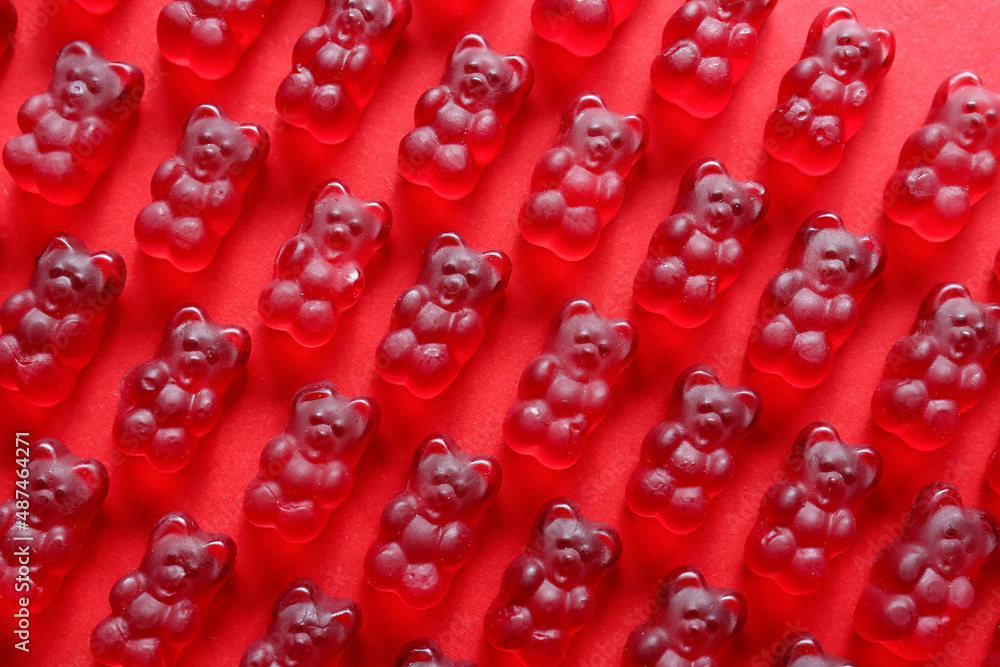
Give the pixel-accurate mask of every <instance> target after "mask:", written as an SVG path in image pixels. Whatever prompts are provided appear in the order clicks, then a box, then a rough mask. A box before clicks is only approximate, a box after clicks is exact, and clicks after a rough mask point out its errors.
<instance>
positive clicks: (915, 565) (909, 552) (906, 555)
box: [886, 543, 927, 590]
mask: <svg viewBox="0 0 1000 667" xmlns="http://www.w3.org/2000/svg"><path fill="white" fill-rule="evenodd" d="M886 565H887V566H888V567H889V570H890V573H891V575H892V577H893V578H894V579H895V580H896V581H897V583H899V584H903V585H904V588H905V589H906V590H909V589H910V588H912V587H913V584H915V583H916V582H917V581H918V580H919V579H920V577H921V575H923V573H924V571H926V570H927V550H926V549H925V548H924V547H922V546H919V545H916V544H905V543H904V544H901V545H897V546H896V547H895V548H892V549H891V551H890V552H889V555H888V559H887V563H886Z"/></svg>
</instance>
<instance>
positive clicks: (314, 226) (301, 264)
mask: <svg viewBox="0 0 1000 667" xmlns="http://www.w3.org/2000/svg"><path fill="white" fill-rule="evenodd" d="M307 209H308V210H307V213H306V217H305V220H303V221H302V226H301V227H299V233H298V234H297V235H295V236H293V237H292V238H291V239H289V240H288V241H286V242H285V244H284V245H283V246H281V249H280V250H279V251H278V256H277V257H276V258H275V260H274V278H273V279H272V280H271V282H270V283H268V285H267V287H265V288H264V291H263V292H262V293H261V295H260V300H259V301H258V310H259V311H260V317H261V320H263V322H264V324H266V325H267V326H269V327H271V328H272V329H279V330H282V331H287V332H288V333H289V334H291V336H292V338H294V339H295V341H296V342H297V343H299V344H300V345H304V346H305V347H319V346H320V345H324V344H326V343H329V342H330V339H331V338H333V333H334V331H336V329H337V321H338V319H339V318H340V314H341V313H342V312H343V311H345V310H347V309H348V308H350V307H351V306H353V305H354V304H355V303H357V301H358V299H359V298H361V293H362V291H363V290H364V288H365V274H364V272H363V271H362V269H363V268H364V265H365V264H366V263H367V262H368V260H369V259H370V258H371V256H372V255H373V254H374V253H375V251H376V250H378V249H379V248H380V247H382V244H383V243H385V239H386V237H387V236H388V235H389V228H390V227H391V225H392V212H391V211H390V210H389V207H388V206H387V205H386V204H385V203H384V202H381V201H365V200H363V199H358V198H357V197H355V196H354V195H352V194H351V190H350V188H348V187H347V186H346V185H345V184H344V183H342V182H341V181H338V180H330V181H326V182H325V183H321V184H320V185H319V186H318V187H317V188H316V189H315V190H313V193H312V195H310V197H309V204H308V206H307Z"/></svg>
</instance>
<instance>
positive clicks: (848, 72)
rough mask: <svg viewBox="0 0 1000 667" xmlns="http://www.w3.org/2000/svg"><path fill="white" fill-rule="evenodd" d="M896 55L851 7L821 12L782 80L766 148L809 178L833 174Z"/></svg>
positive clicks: (884, 36) (890, 41)
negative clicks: (799, 52) (859, 20)
mask: <svg viewBox="0 0 1000 667" xmlns="http://www.w3.org/2000/svg"><path fill="white" fill-rule="evenodd" d="M895 53H896V38H895V36H894V35H893V34H892V32H890V31H889V30H886V29H884V28H877V29H869V28H866V27H865V26H863V25H861V23H859V22H858V20H857V16H856V15H855V14H854V12H853V11H851V10H850V9H848V8H847V7H831V8H829V9H826V10H824V11H823V12H821V13H820V15H819V16H817V17H816V19H815V20H814V21H813V24H812V26H811V27H810V28H809V36H808V37H807V38H806V46H805V49H803V51H802V59H801V60H800V61H799V62H797V63H796V64H795V65H794V66H793V67H792V68H791V69H790V70H788V72H787V73H786V74H785V76H784V78H782V80H781V87H780V88H779V89H778V106H777V108H775V109H774V111H772V112H771V115H770V117H769V118H768V119H767V124H766V126H765V128H764V148H766V149H767V152H768V153H770V154H771V155H772V156H773V157H775V158H777V159H778V160H782V161H784V162H790V163H791V164H793V165H795V166H796V167H798V168H799V170H801V171H802V172H803V173H805V174H809V175H811V176H822V175H823V174H828V173H830V172H831V171H833V170H834V168H836V166H837V165H838V164H840V160H841V158H842V157H843V155H844V147H845V145H846V144H847V142H848V141H849V140H850V139H851V137H853V136H854V135H855V134H857V132H858V130H860V129H861V126H862V125H863V124H864V122H865V119H866V118H867V117H868V111H869V108H870V107H871V99H872V91H873V90H874V89H875V86H876V85H878V82H879V81H881V80H882V77H883V76H885V74H886V73H887V72H888V71H889V67H890V66H891V65H892V60H893V57H894V56H895Z"/></svg>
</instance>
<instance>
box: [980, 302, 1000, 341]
mask: <svg viewBox="0 0 1000 667" xmlns="http://www.w3.org/2000/svg"><path fill="white" fill-rule="evenodd" d="M983 319H984V320H986V344H987V345H988V346H989V347H990V348H991V349H996V348H997V347H998V346H1000V304H995V303H988V304H985V305H984V306H983Z"/></svg>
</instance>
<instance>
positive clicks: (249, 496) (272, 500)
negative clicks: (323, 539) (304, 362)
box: [243, 380, 382, 542]
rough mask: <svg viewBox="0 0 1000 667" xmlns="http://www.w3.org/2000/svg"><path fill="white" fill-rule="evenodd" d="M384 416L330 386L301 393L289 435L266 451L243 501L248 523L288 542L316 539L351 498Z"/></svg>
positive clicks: (324, 383) (364, 399)
mask: <svg viewBox="0 0 1000 667" xmlns="http://www.w3.org/2000/svg"><path fill="white" fill-rule="evenodd" d="M381 414H382V413H381V410H380V409H379V405H378V403H377V402H376V401H375V399H374V398H371V397H370V396H355V397H354V398H348V397H346V396H344V395H343V394H341V393H340V391H339V390H338V389H337V387H336V386H335V385H334V384H333V383H332V382H330V381H328V380H321V381H318V382H310V383H309V384H306V385H305V386H304V387H302V388H301V389H299V391H298V393H296V394H295V398H293V399H292V410H291V416H290V417H289V418H288V424H287V425H286V426H285V430H284V431H283V432H281V433H279V434H278V435H276V436H274V437H273V438H271V439H270V440H269V441H268V443H267V445H265V446H264V451H262V452H261V455H260V470H259V471H258V472H257V476H256V477H254V478H253V480H251V482H250V484H249V485H248V486H247V489H246V493H245V494H244V496H243V512H244V514H246V516H247V519H249V520H250V523H252V524H254V525H256V526H273V527H274V528H276V529H277V530H278V533H279V534H280V535H281V536H282V537H283V538H285V539H286V540H288V541H289V542H307V541H309V540H312V539H314V538H316V537H317V536H318V535H319V534H320V533H321V532H322V531H323V528H324V527H326V522H327V520H328V519H329V518H330V512H331V511H332V510H333V509H334V508H335V507H337V506H338V505H340V504H341V503H342V502H344V500H345V499H346V498H347V496H348V495H349V494H350V492H351V488H352V487H353V486H354V467H355V466H356V465H357V464H358V459H360V458H361V454H362V452H364V450H365V447H366V446H367V445H368V443H369V442H370V441H371V439H372V436H374V435H375V431H376V430H378V426H379V421H380V419H381Z"/></svg>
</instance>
